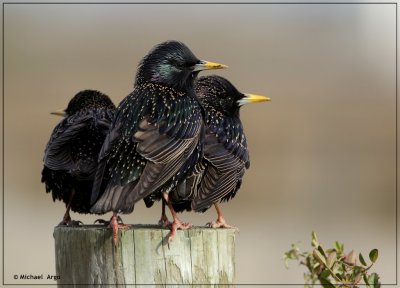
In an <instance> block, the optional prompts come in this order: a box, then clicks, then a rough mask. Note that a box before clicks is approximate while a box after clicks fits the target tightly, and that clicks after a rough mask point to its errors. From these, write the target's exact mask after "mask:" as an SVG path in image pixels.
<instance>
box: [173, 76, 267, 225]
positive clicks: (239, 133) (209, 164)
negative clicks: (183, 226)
mask: <svg viewBox="0 0 400 288" xmlns="http://www.w3.org/2000/svg"><path fill="white" fill-rule="evenodd" d="M195 91H196V94H197V97H198V98H199V100H200V102H201V104H202V106H203V108H204V111H205V124H206V136H205V140H204V158H203V161H202V162H200V163H198V165H197V167H196V169H195V170H194V173H193V175H192V176H191V177H189V178H188V179H187V180H186V182H187V187H194V188H187V189H195V192H193V191H187V193H188V194H191V195H192V197H193V199H192V200H191V202H188V201H186V202H185V201H182V202H181V204H179V197H180V196H179V195H178V196H176V197H174V198H175V199H173V201H174V202H176V203H175V205H174V207H175V206H176V207H177V208H176V209H177V210H183V209H187V210H191V209H192V210H194V211H196V212H204V211H205V210H207V209H208V208H209V207H210V206H211V205H212V204H214V205H215V208H216V210H217V214H218V218H217V221H216V222H215V223H211V226H212V227H214V228H216V227H227V228H229V227H233V226H231V225H229V224H227V223H226V222H225V219H224V218H223V215H222V211H221V209H220V207H219V204H218V202H220V201H228V200H229V199H231V198H233V197H234V196H235V194H236V192H237V191H238V190H239V188H240V185H241V183H242V178H243V175H244V172H245V169H247V168H249V166H250V160H249V152H248V149H247V143H246V137H245V134H244V131H243V126H242V122H241V121H240V117H239V110H240V107H241V106H242V105H244V104H247V103H253V102H263V101H269V100H270V98H268V97H265V96H258V95H253V94H243V93H241V92H239V91H238V90H237V89H236V88H235V87H234V86H233V85H232V84H231V83H230V82H229V81H228V80H226V79H224V78H222V77H219V76H207V77H200V78H199V79H198V81H197V82H196V86H195ZM196 187H197V191H196ZM178 194H179V193H178ZM173 195H176V193H174V194H173ZM186 197H188V196H187V195H186ZM185 203H186V207H185ZM188 205H191V206H188Z"/></svg>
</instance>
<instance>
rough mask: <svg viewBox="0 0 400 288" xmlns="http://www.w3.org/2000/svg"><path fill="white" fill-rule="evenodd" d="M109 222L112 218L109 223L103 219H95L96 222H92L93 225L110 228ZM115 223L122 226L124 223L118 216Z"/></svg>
mask: <svg viewBox="0 0 400 288" xmlns="http://www.w3.org/2000/svg"><path fill="white" fill-rule="evenodd" d="M111 220H112V218H111V219H110V220H109V221H107V220H104V219H96V220H95V221H94V224H96V223H99V224H103V225H104V226H109V227H111V226H110V223H111ZM117 223H118V224H124V222H123V221H122V218H121V217H119V216H117Z"/></svg>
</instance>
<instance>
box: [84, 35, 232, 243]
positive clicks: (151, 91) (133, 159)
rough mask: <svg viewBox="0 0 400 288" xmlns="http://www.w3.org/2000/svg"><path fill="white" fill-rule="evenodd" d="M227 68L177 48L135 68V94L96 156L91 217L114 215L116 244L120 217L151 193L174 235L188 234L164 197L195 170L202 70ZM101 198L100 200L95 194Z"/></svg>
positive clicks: (158, 51) (171, 44)
mask: <svg viewBox="0 0 400 288" xmlns="http://www.w3.org/2000/svg"><path fill="white" fill-rule="evenodd" d="M225 67H226V66H224V65H222V64H218V63H212V62H207V61H203V60H199V59H198V58H197V57H196V56H195V55H194V54H193V53H192V52H191V51H190V49H189V48H188V47H187V46H186V45H184V44H183V43H181V42H178V41H167V42H163V43H161V44H159V45H157V46H155V47H154V48H153V49H152V50H151V51H150V52H149V53H148V54H147V55H146V56H145V57H144V58H143V59H142V60H141V62H140V63H139V66H138V71H137V75H136V80H135V85H134V90H133V92H132V93H130V94H129V95H128V96H127V97H126V98H125V99H124V100H123V101H122V102H121V104H120V105H119V107H118V108H117V112H116V116H115V118H114V121H113V124H112V127H111V129H110V131H109V134H108V135H107V138H106V140H105V142H104V144H103V148H102V150H101V153H100V156H99V162H100V164H99V167H98V169H97V172H96V179H95V184H94V186H93V194H92V202H95V201H96V202H95V204H94V205H93V207H92V210H91V211H92V212H93V213H98V214H102V213H105V212H108V211H112V212H113V217H112V221H111V223H110V226H111V227H112V228H113V241H114V244H116V243H117V233H118V228H119V227H121V226H119V225H118V223H117V221H116V218H117V214H118V213H123V214H126V213H131V212H132V211H133V208H134V204H135V203H136V202H137V201H139V200H141V199H143V198H145V197H146V196H148V195H149V194H151V193H154V192H157V191H158V192H159V193H163V197H164V199H165V200H166V202H167V204H168V206H169V208H170V210H171V213H172V216H173V218H174V222H173V223H172V226H171V234H170V239H171V240H172V238H173V236H174V234H175V232H176V229H178V228H182V229H186V228H188V227H189V225H188V224H183V223H181V222H180V220H179V219H178V218H177V217H176V214H175V212H174V211H173V209H172V206H171V205H170V203H169V201H168V192H169V191H170V190H171V189H172V188H173V187H175V186H176V185H177V184H178V183H179V181H181V178H182V177H181V176H180V174H187V173H190V171H182V169H184V170H185V169H186V170H191V169H193V166H194V165H187V163H188V162H190V161H189V160H190V157H191V156H192V153H193V151H194V150H195V149H196V148H198V147H199V141H200V134H201V130H202V129H203V128H202V127H203V126H204V125H203V117H202V110H201V107H200V104H199V103H198V100H197V98H196V95H195V93H194V90H193V84H194V80H195V78H196V76H197V74H198V73H199V71H201V70H205V69H220V68H225ZM102 191H104V194H103V195H102V196H101V197H99V193H101V192H102Z"/></svg>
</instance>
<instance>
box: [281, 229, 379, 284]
mask: <svg viewBox="0 0 400 288" xmlns="http://www.w3.org/2000/svg"><path fill="white" fill-rule="evenodd" d="M311 246H312V247H313V250H312V251H311V252H301V251H300V248H299V247H298V245H297V244H292V249H290V250H289V251H287V252H286V253H285V254H284V257H283V258H284V260H285V266H286V268H288V267H289V266H288V264H289V260H297V261H300V262H299V263H300V265H304V266H306V267H307V269H308V271H307V272H306V273H304V280H305V285H304V286H305V287H312V286H313V285H315V284H317V283H318V282H319V283H320V284H321V285H322V286H323V287H324V288H335V287H343V288H345V287H346V288H347V287H349V288H350V287H351V288H355V287H359V286H357V285H360V284H359V283H360V282H361V280H363V281H364V284H365V285H366V286H367V287H373V288H379V287H380V286H381V284H380V282H379V276H378V274H376V273H370V269H371V267H372V266H373V265H374V263H375V262H376V260H377V259H378V250H377V249H373V250H371V252H369V262H370V263H369V264H368V262H367V261H366V260H365V258H364V256H363V255H362V254H361V253H359V254H358V260H359V263H358V260H357V254H356V253H355V252H354V251H353V250H352V251H350V252H349V253H347V254H345V253H344V245H343V244H341V243H339V242H338V241H335V243H334V248H330V249H324V248H323V247H322V245H321V244H320V243H319V242H318V238H317V235H316V234H315V232H312V233H311Z"/></svg>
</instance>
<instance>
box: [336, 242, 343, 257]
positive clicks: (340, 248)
mask: <svg viewBox="0 0 400 288" xmlns="http://www.w3.org/2000/svg"><path fill="white" fill-rule="evenodd" d="M335 248H336V251H337V252H338V253H339V254H341V253H342V252H343V250H342V247H341V245H340V243H339V242H338V241H335Z"/></svg>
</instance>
